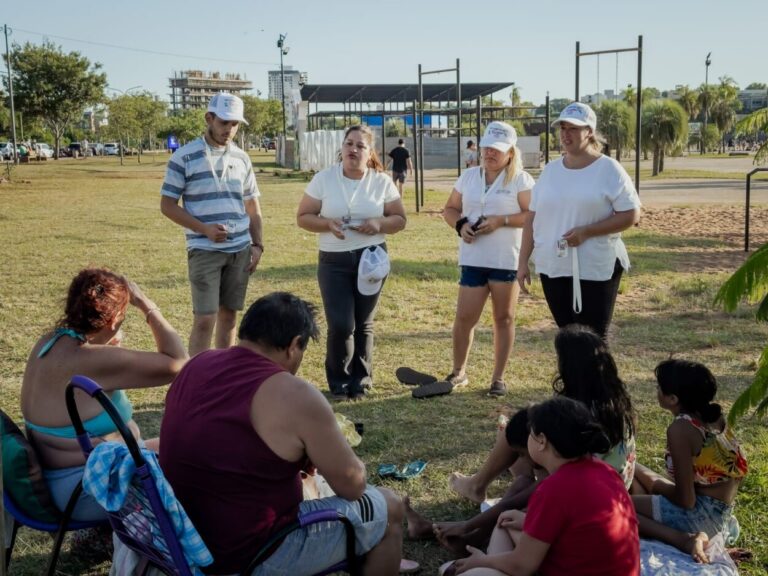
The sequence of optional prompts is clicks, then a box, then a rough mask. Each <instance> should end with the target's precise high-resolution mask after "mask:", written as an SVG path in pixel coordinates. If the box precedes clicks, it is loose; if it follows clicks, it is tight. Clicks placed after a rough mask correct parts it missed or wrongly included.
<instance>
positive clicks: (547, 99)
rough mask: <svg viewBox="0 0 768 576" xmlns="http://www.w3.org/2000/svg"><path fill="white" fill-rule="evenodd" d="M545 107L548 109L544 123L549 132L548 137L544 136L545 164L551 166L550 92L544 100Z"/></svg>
mask: <svg viewBox="0 0 768 576" xmlns="http://www.w3.org/2000/svg"><path fill="white" fill-rule="evenodd" d="M544 105H545V106H546V107H547V110H546V112H545V113H544V116H545V120H544V122H545V123H546V125H547V132H546V136H544V163H545V164H549V134H550V130H551V128H550V125H549V120H550V117H549V92H547V97H546V99H545V100H544Z"/></svg>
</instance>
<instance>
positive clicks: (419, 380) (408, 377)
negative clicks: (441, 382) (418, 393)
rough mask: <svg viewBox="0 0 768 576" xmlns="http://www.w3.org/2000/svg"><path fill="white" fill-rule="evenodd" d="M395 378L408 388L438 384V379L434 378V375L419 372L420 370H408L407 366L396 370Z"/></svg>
mask: <svg viewBox="0 0 768 576" xmlns="http://www.w3.org/2000/svg"><path fill="white" fill-rule="evenodd" d="M395 376H396V377H397V379H398V380H399V381H400V383H401V384H406V385H408V386H423V385H424V384H432V383H433V382H437V378H435V377H434V376H432V374H427V373H425V372H419V371H418V370H414V369H413V368H408V367H407V366H401V367H400V368H398V369H397V370H395Z"/></svg>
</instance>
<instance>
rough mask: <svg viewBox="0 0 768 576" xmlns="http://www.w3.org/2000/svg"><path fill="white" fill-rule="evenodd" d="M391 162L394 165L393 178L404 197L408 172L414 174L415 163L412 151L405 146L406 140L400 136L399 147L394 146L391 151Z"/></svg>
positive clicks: (401, 195)
mask: <svg viewBox="0 0 768 576" xmlns="http://www.w3.org/2000/svg"><path fill="white" fill-rule="evenodd" d="M389 157H390V161H389V164H390V165H391V166H392V180H394V181H395V184H397V191H398V192H399V193H400V197H401V198H402V197H403V184H405V176H406V172H409V173H411V174H413V163H412V162H411V153H410V152H409V151H408V148H406V147H405V140H403V139H402V138H400V140H398V141H397V147H396V148H392V150H391V151H390V153H389Z"/></svg>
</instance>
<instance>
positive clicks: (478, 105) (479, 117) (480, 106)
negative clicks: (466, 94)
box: [475, 96, 483, 163]
mask: <svg viewBox="0 0 768 576" xmlns="http://www.w3.org/2000/svg"><path fill="white" fill-rule="evenodd" d="M475 108H476V114H477V118H476V119H475V124H476V127H477V150H478V151H480V130H482V128H483V126H482V124H483V119H482V114H483V101H482V99H481V98H480V96H478V97H477V103H476V104H475ZM477 161H478V163H479V162H480V158H478V159H477Z"/></svg>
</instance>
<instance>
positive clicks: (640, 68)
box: [635, 34, 643, 196]
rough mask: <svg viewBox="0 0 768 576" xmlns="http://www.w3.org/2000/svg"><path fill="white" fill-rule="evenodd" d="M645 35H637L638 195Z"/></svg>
mask: <svg viewBox="0 0 768 576" xmlns="http://www.w3.org/2000/svg"><path fill="white" fill-rule="evenodd" d="M642 96H643V36H642V34H641V35H640V36H638V37H637V111H636V114H635V115H636V116H637V118H635V190H636V191H637V194H638V196H639V195H640V145H641V143H642V142H641V140H642V138H641V136H640V129H641V127H642V124H643V121H642V116H641V114H642V110H643V102H642V100H643V97H642Z"/></svg>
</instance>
